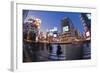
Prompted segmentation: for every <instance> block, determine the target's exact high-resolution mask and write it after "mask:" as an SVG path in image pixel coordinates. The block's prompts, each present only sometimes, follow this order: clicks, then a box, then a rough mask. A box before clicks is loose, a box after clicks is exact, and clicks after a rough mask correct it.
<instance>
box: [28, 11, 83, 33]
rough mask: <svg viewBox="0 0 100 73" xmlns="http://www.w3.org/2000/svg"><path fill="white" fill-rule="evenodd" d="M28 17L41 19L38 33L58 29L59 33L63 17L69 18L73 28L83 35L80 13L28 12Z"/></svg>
mask: <svg viewBox="0 0 100 73" xmlns="http://www.w3.org/2000/svg"><path fill="white" fill-rule="evenodd" d="M28 16H33V17H35V18H39V19H41V21H42V23H41V25H40V31H43V32H46V30H47V29H48V30H49V29H53V28H54V27H57V28H58V32H60V31H61V20H62V19H63V18H65V17H69V18H70V19H71V20H72V22H73V25H74V27H75V28H76V29H77V30H78V31H80V32H81V33H83V26H82V23H81V21H80V13H76V12H55V11H36V10H29V13H28Z"/></svg>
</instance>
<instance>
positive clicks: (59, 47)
mask: <svg viewBox="0 0 100 73" xmlns="http://www.w3.org/2000/svg"><path fill="white" fill-rule="evenodd" d="M61 54H62V51H61V46H60V44H58V46H57V56H58V58H59V56H60V55H61Z"/></svg>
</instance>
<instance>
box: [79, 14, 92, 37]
mask: <svg viewBox="0 0 100 73" xmlns="http://www.w3.org/2000/svg"><path fill="white" fill-rule="evenodd" d="M80 19H81V22H82V25H83V27H84V32H85V37H90V36H91V14H90V13H81V15H80Z"/></svg>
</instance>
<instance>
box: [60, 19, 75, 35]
mask: <svg viewBox="0 0 100 73" xmlns="http://www.w3.org/2000/svg"><path fill="white" fill-rule="evenodd" d="M74 29H75V28H74V25H73V23H72V20H71V19H70V18H69V17H65V18H63V19H62V20H61V30H62V33H63V34H67V35H68V36H74V35H75V31H74Z"/></svg>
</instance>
